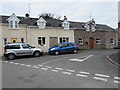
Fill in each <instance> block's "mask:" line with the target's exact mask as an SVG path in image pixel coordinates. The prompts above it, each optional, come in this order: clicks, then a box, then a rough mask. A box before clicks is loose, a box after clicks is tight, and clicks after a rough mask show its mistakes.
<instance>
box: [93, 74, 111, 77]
mask: <svg viewBox="0 0 120 90" xmlns="http://www.w3.org/2000/svg"><path fill="white" fill-rule="evenodd" d="M95 75H96V76H100V77H110V76H108V75H103V74H95Z"/></svg>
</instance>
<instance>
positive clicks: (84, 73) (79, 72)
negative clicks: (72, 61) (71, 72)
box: [79, 71, 90, 74]
mask: <svg viewBox="0 0 120 90" xmlns="http://www.w3.org/2000/svg"><path fill="white" fill-rule="evenodd" d="M79 73H81V74H90V73H89V72H83V71H80V72H79Z"/></svg>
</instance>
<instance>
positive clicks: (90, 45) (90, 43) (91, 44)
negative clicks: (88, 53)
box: [89, 37, 94, 49]
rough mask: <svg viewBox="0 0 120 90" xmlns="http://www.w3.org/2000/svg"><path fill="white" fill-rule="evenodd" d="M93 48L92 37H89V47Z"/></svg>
mask: <svg viewBox="0 0 120 90" xmlns="http://www.w3.org/2000/svg"><path fill="white" fill-rule="evenodd" d="M93 48H94V38H93V37H90V38H89V49H93Z"/></svg>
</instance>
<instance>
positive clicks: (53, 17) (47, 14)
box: [39, 13, 61, 20]
mask: <svg viewBox="0 0 120 90" xmlns="http://www.w3.org/2000/svg"><path fill="white" fill-rule="evenodd" d="M39 17H43V18H47V19H57V20H60V18H61V17H60V16H57V15H55V14H52V13H42V14H40V15H39Z"/></svg>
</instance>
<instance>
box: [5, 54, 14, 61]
mask: <svg viewBox="0 0 120 90" xmlns="http://www.w3.org/2000/svg"><path fill="white" fill-rule="evenodd" d="M7 58H8V60H14V59H15V55H14V54H9V55H8V56H7Z"/></svg>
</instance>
